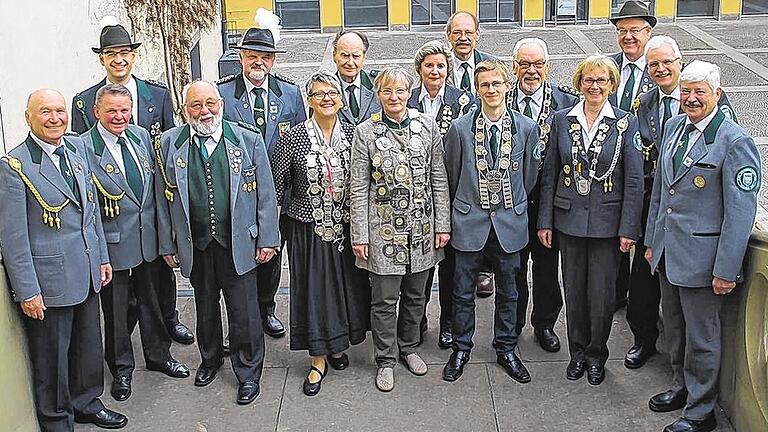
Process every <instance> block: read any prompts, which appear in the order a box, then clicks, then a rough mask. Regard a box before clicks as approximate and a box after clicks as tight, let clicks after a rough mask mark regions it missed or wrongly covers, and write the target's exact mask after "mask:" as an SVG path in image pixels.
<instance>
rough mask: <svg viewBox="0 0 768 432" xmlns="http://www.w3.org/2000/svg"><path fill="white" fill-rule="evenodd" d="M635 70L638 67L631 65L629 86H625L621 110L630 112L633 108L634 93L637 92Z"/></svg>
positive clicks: (620, 105) (628, 79)
mask: <svg viewBox="0 0 768 432" xmlns="http://www.w3.org/2000/svg"><path fill="white" fill-rule="evenodd" d="M635 69H637V65H635V64H634V63H630V64H629V78H627V84H626V85H625V86H624V93H622V94H621V103H620V104H619V108H621V109H623V110H624V111H629V110H630V109H631V108H632V92H634V90H635Z"/></svg>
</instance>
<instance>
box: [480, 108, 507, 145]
mask: <svg viewBox="0 0 768 432" xmlns="http://www.w3.org/2000/svg"><path fill="white" fill-rule="evenodd" d="M503 119H504V114H502V116H501V117H499V119H498V120H496V121H493V120H491V119H490V118H488V116H487V115H486V114H485V112H483V120H485V142H486V143H488V148H490V147H491V126H496V140H497V141H498V143H499V151H501V132H502V131H503V130H504V129H503V126H502V120H503Z"/></svg>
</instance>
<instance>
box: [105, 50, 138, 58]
mask: <svg viewBox="0 0 768 432" xmlns="http://www.w3.org/2000/svg"><path fill="white" fill-rule="evenodd" d="M132 52H133V50H132V49H121V50H120V51H112V50H110V51H102V52H101V55H103V56H104V57H106V58H108V59H110V60H111V59H113V58H115V57H117V56H120V57H127V56H128V55H129V54H130V53H132Z"/></svg>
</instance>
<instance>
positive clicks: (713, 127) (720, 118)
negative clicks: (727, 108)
mask: <svg viewBox="0 0 768 432" xmlns="http://www.w3.org/2000/svg"><path fill="white" fill-rule="evenodd" d="M715 109H716V110H717V114H715V116H714V117H713V118H712V121H710V122H709V124H708V125H707V127H706V128H704V141H705V142H706V143H707V145H709V144H712V143H713V142H715V136H716V135H717V130H718V129H720V125H722V124H723V122H724V121H725V114H723V112H722V111H720V109H719V107H715Z"/></svg>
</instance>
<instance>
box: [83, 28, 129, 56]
mask: <svg viewBox="0 0 768 432" xmlns="http://www.w3.org/2000/svg"><path fill="white" fill-rule="evenodd" d="M99 45H100V47H98V48H91V49H92V50H93V52H95V53H97V54H100V53H101V52H102V51H104V50H105V49H107V48H114V47H123V46H127V47H131V49H136V48H138V47H139V46H140V45H141V42H132V41H131V35H129V34H128V31H126V30H125V27H123V26H121V25H120V24H117V25H108V26H105V27H104V28H103V29H101V35H100V36H99Z"/></svg>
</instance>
